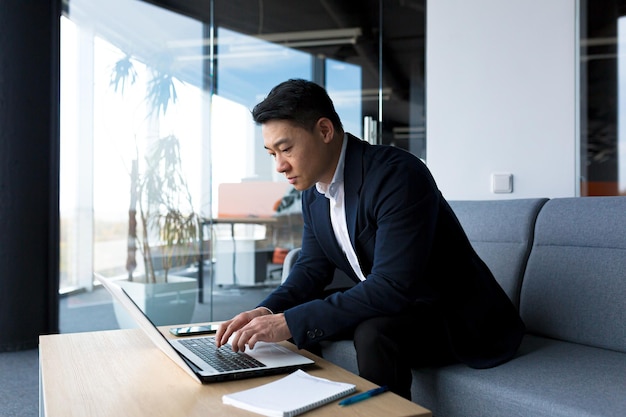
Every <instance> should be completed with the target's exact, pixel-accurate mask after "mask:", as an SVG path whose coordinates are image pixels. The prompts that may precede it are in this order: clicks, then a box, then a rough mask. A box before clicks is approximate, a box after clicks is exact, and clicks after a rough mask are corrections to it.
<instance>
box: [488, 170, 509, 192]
mask: <svg viewBox="0 0 626 417" xmlns="http://www.w3.org/2000/svg"><path fill="white" fill-rule="evenodd" d="M491 192H493V193H496V194H501V193H512V192H513V174H509V173H493V174H491Z"/></svg>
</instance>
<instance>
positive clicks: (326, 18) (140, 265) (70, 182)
mask: <svg viewBox="0 0 626 417" xmlns="http://www.w3.org/2000/svg"><path fill="white" fill-rule="evenodd" d="M160 3H161V2H159V1H151V2H144V1H139V0H110V1H107V2H101V1H97V0H70V1H68V2H67V8H66V10H65V13H64V16H63V17H62V51H61V52H62V71H61V72H62V86H61V88H62V103H61V106H62V115H61V117H62V123H61V140H62V144H61V148H62V171H61V200H62V203H61V207H60V209H61V217H62V230H63V233H62V239H61V256H62V262H61V263H62V266H61V277H62V282H61V289H60V290H61V292H63V293H70V292H71V290H76V289H83V290H87V292H85V293H83V294H82V296H85V295H87V296H88V297H90V298H91V299H93V304H94V305H99V304H98V303H100V301H99V300H100V299H99V298H98V297H97V296H96V294H97V293H98V291H93V289H94V280H93V273H94V272H96V273H100V274H103V275H106V276H109V277H113V278H115V279H117V280H118V281H120V282H126V281H129V277H130V276H132V281H134V282H141V281H143V276H144V274H145V273H146V271H147V272H148V273H150V272H152V271H154V273H155V275H156V276H157V278H156V279H155V280H156V281H159V283H165V278H164V274H165V273H166V272H167V274H168V278H167V281H168V284H169V283H170V281H174V280H177V278H173V277H175V276H179V277H181V279H182V280H185V279H184V278H186V280H187V281H191V284H190V285H189V286H187V287H185V288H186V289H185V288H184V289H176V290H170V289H165V290H163V292H162V293H159V294H161V295H159V296H158V297H157V298H158V299H159V300H161V301H163V300H165V303H161V304H158V303H153V302H147V304H146V307H144V308H145V309H146V310H147V309H148V307H147V305H148V304H150V305H151V306H152V305H154V306H156V307H155V309H156V310H154V311H151V312H150V313H149V315H150V317H151V318H152V319H153V321H155V322H156V323H158V324H165V323H174V322H178V323H183V322H190V321H196V322H198V321H206V320H221V319H227V318H229V317H231V316H232V315H233V314H235V313H237V312H238V311H240V310H243V309H246V308H251V307H254V305H255V304H256V303H257V302H258V301H260V300H261V299H262V298H264V297H265V295H266V294H267V292H268V291H271V289H272V288H274V287H275V286H277V285H279V283H280V276H281V266H282V265H281V263H282V258H283V257H284V255H285V253H286V251H288V250H289V249H291V248H294V247H297V246H299V244H300V237H301V231H302V230H301V229H302V216H301V211H300V206H299V193H298V192H295V190H293V189H292V187H291V186H290V185H289V184H288V183H287V182H286V181H285V179H284V178H283V177H282V175H280V174H279V173H277V172H276V171H275V167H274V163H273V160H272V159H271V158H270V157H269V156H268V155H267V152H266V151H265V149H264V148H263V140H262V137H261V129H260V127H259V126H256V125H255V124H254V123H253V122H252V120H251V116H250V111H251V109H252V107H253V106H254V105H255V104H256V103H257V102H259V101H260V100H262V99H263V98H264V97H265V95H266V94H267V93H268V92H269V90H270V89H271V88H272V87H273V86H275V85H276V84H278V83H280V82H282V81H284V80H286V79H288V78H305V79H310V80H313V81H315V82H318V83H319V84H321V85H323V86H325V87H326V88H327V90H328V92H329V94H330V96H331V98H332V99H333V101H334V102H335V104H336V107H337V111H338V113H339V115H340V116H341V118H342V121H343V123H344V127H345V128H346V130H347V131H349V132H350V133H352V134H354V135H356V136H359V137H361V138H363V139H364V140H368V141H370V142H372V143H383V144H390V145H394V146H399V147H402V148H404V149H407V150H409V151H411V152H414V153H416V154H417V155H418V156H420V157H424V156H425V141H424V118H423V107H424V106H423V99H424V96H423V81H424V80H423V78H424V77H423V44H424V37H423V33H424V25H423V22H424V18H425V14H424V7H423V3H424V2H422V1H418V2H399V3H396V2H381V1H378V0H376V1H368V2H366V3H367V4H347V3H342V2H319V3H318V2H305V3H293V2H289V1H285V0H265V1H263V2H262V3H258V4H255V7H252V6H251V4H250V2H246V1H244V0H228V1H227V0H213V1H209V2H204V3H202V5H200V3H196V2H167V4H164V5H163V6H161V7H160V6H159V5H160ZM261 6H262V7H261ZM172 10H176V12H174V11H172ZM183 220H188V222H186V223H185V222H184V221H183ZM189 223H192V224H193V225H194V226H193V227H189ZM194 229H195V230H194ZM174 230H175V231H177V232H179V231H181V232H184V233H182V236H183V238H180V239H179V240H176V238H174V237H173V236H179V234H178V233H173V231H174ZM168 236H169V238H168ZM170 238H171V239H170ZM172 239H174V240H172ZM146 242H148V243H149V245H148V246H146ZM144 255H151V256H150V257H148V256H144ZM127 291H129V292H131V291H136V292H133V297H134V298H135V299H138V298H139V297H140V295H139V291H140V290H137V289H130V287H129V289H127ZM183 294H184V295H185V296H186V297H190V298H185V299H184V300H183V299H182V298H181V297H182V295H183ZM251 294H252V295H251ZM73 297H74V296H73ZM76 297H77V296H76ZM69 299H70V298H69V297H68V298H67V299H66V300H65V302H66V303H67V300H69ZM69 304H72V303H69ZM78 304H80V303H78ZM177 304H178V305H181V304H182V305H186V306H187V310H188V311H187V314H188V317H187V318H179V317H177V316H174V312H173V310H172V309H171V307H172V306H173V305H177ZM65 311H66V314H69V313H71V312H72V311H71V309H67V308H66V310H65ZM85 311H86V310H85ZM63 314H64V313H63V310H62V314H61V316H62V317H61V318H62V321H63ZM189 314H191V316H189ZM119 320H120V319H118V321H119ZM87 329H89V327H88V325H87ZM62 330H63V331H71V330H69V329H63V326H62Z"/></svg>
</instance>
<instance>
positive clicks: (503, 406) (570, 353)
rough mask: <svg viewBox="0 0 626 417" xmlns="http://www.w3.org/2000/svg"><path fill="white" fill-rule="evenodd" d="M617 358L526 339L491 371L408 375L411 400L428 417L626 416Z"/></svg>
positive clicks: (623, 377) (621, 360)
mask: <svg viewBox="0 0 626 417" xmlns="http://www.w3.org/2000/svg"><path fill="white" fill-rule="evenodd" d="M624 387H626V360H625V355H624V354H623V353H619V352H614V351H610V350H605V349H598V348H593V347H589V346H583V345H578V344H574V343H568V342H561V341H556V340H552V339H547V338H542V337H536V336H531V335H527V336H526V337H525V338H524V340H523V342H522V345H521V347H520V350H519V352H518V355H517V357H516V358H514V359H513V360H511V361H509V362H507V363H505V364H502V365H500V366H498V367H496V368H491V369H481V370H477V369H472V368H469V367H467V366H464V365H451V366H447V367H443V368H438V369H423V370H414V371H413V386H412V387H411V391H412V396H413V401H415V402H416V403H418V404H420V405H422V406H423V407H426V408H428V409H429V410H431V411H432V412H433V415H434V416H438V417H447V416H463V417H490V416H493V417H495V416H498V417H500V416H533V417H543V416H545V417H548V416H550V417H571V416H576V417H591V416H626V395H624Z"/></svg>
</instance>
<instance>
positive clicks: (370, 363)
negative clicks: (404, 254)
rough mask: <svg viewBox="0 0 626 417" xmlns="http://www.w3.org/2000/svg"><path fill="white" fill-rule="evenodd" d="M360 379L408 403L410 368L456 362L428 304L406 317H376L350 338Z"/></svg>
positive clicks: (360, 326) (412, 311)
mask: <svg viewBox="0 0 626 417" xmlns="http://www.w3.org/2000/svg"><path fill="white" fill-rule="evenodd" d="M353 340H354V347H355V349H356V353H357V363H358V367H359V375H360V376H361V377H363V378H365V379H367V380H369V381H372V382H374V383H375V384H378V385H387V386H388V387H389V389H390V390H391V391H393V392H395V393H396V394H398V395H400V396H402V397H404V398H407V399H411V381H412V376H411V368H420V367H432V366H442V365H446V364H450V363H453V362H455V361H456V360H455V358H454V355H453V353H452V351H451V349H450V346H449V342H448V338H447V336H446V330H445V327H444V323H443V320H442V318H441V314H439V313H438V312H437V311H436V310H435V309H433V308H432V307H431V306H429V305H427V304H422V305H418V306H416V307H414V308H412V309H411V310H410V311H408V312H407V313H405V314H401V315H398V316H391V317H375V318H372V319H369V320H366V321H364V322H362V323H361V324H359V325H358V326H357V327H356V328H355V330H354V335H353Z"/></svg>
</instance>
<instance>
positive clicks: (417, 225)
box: [260, 134, 524, 368]
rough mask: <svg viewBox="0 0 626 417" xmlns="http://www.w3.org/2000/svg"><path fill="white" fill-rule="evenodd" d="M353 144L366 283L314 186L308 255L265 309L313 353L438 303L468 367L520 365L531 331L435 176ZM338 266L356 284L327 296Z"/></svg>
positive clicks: (308, 194)
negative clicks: (381, 319)
mask: <svg viewBox="0 0 626 417" xmlns="http://www.w3.org/2000/svg"><path fill="white" fill-rule="evenodd" d="M345 138H347V140H348V144H347V149H346V157H345V171H344V190H345V205H346V218H347V225H348V232H349V234H350V241H351V242H352V245H353V247H354V248H355V251H356V255H357V258H358V259H359V264H360V266H361V269H362V272H363V274H364V276H365V277H366V280H365V281H362V282H361V281H360V280H359V279H358V278H357V276H356V274H354V272H353V271H352V268H351V267H350V264H349V263H348V260H347V259H346V257H345V255H344V254H343V252H342V250H341V248H340V247H339V244H338V243H337V240H336V238H335V235H334V232H333V229H332V226H331V222H330V212H329V210H330V209H329V201H328V199H327V198H326V197H325V196H324V195H322V194H320V193H319V192H318V191H317V189H316V188H315V187H312V188H310V189H308V190H306V191H304V192H303V195H302V212H303V218H304V230H303V238H302V250H301V252H300V256H299V258H298V260H297V262H296V263H295V265H294V266H293V268H292V270H291V271H290V274H289V277H288V278H287V279H286V281H285V282H284V283H283V284H282V285H281V286H280V287H278V288H277V289H276V290H275V291H274V292H272V293H271V294H270V295H269V296H268V297H267V298H266V299H265V300H264V301H263V302H262V303H261V304H260V305H262V306H265V307H267V308H269V309H270V310H272V311H274V312H276V313H277V312H284V314H285V318H286V321H287V325H288V326H289V330H290V331H291V334H292V337H293V340H294V342H295V343H296V345H297V346H298V347H300V348H306V347H307V346H308V345H310V344H311V343H317V342H319V341H321V340H324V339H327V338H331V337H333V336H334V335H337V334H340V333H342V332H344V331H346V330H349V329H353V328H354V327H355V326H356V325H357V324H359V323H361V322H362V321H364V320H366V319H368V318H371V317H377V316H393V315H395V314H399V313H402V312H403V311H405V310H407V309H409V308H410V307H411V306H412V305H413V304H415V303H420V302H425V303H431V304H434V305H436V306H437V308H438V309H439V311H441V312H442V315H443V318H444V320H445V323H446V326H447V332H448V335H449V338H450V344H451V347H452V349H453V351H454V352H455V354H456V356H457V358H458V359H459V360H460V361H462V362H464V363H467V364H468V365H470V366H473V367H476V368H484V367H490V366H495V365H497V364H499V363H501V362H504V361H506V360H508V359H510V358H511V357H512V356H513V354H514V353H515V351H516V350H517V348H518V346H519V344H520V342H521V338H522V336H523V333H524V324H523V322H522V320H521V319H520V317H519V314H518V312H517V310H516V309H515V307H514V306H513V304H512V303H511V301H510V300H509V298H508V297H507V296H506V294H505V293H504V291H503V290H502V288H501V287H500V286H499V285H498V283H497V282H496V280H495V279H494V277H493V275H492V274H491V272H490V271H489V269H488V267H487V266H486V265H485V263H484V262H483V261H482V260H481V259H480V258H479V257H478V255H477V254H476V252H475V251H474V250H473V248H472V246H471V244H470V242H469V240H468V238H467V236H466V235H465V232H464V231H463V229H462V227H461V225H460V223H459V221H458V220H457V218H456V216H455V214H454V212H453V211H452V209H451V208H450V206H449V205H448V203H447V202H446V200H445V199H444V198H443V196H442V195H441V193H440V191H439V190H438V188H437V186H436V184H435V181H434V179H433V177H432V175H431V174H430V172H429V170H428V168H427V167H426V166H425V165H424V164H423V163H422V162H421V160H419V158H417V157H415V156H414V155H412V154H410V153H408V152H406V151H404V150H401V149H398V148H394V147H390V146H374V145H370V144H369V143H367V142H365V141H362V140H360V139H358V138H355V137H354V136H352V135H350V134H346V136H345ZM335 268H338V269H340V270H342V271H343V272H345V273H346V274H347V275H348V276H349V277H351V278H352V279H353V280H354V281H355V283H356V285H355V286H354V287H352V288H350V289H349V290H347V291H345V292H342V293H335V294H333V295H331V296H328V297H326V298H320V297H322V294H323V291H324V288H325V287H326V286H327V285H328V284H329V283H330V282H331V281H332V278H333V275H334V271H335ZM407 331H413V332H416V334H419V329H407Z"/></svg>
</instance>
